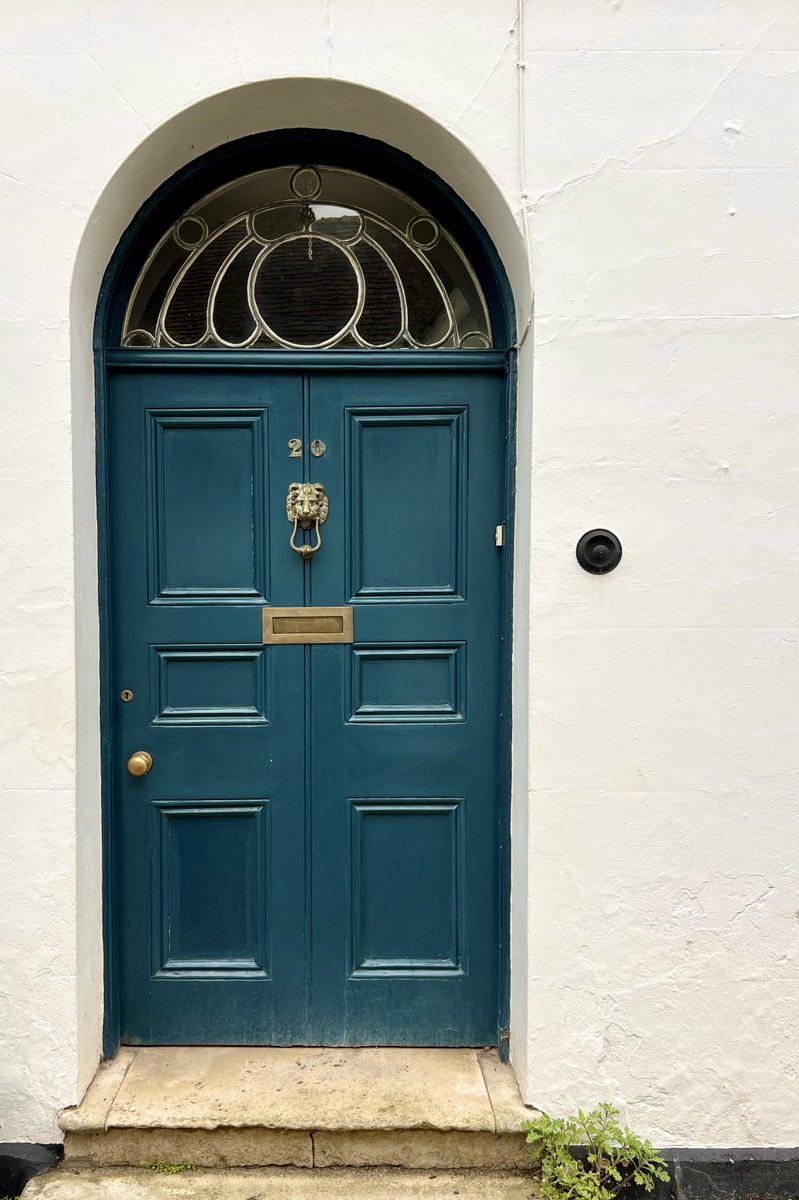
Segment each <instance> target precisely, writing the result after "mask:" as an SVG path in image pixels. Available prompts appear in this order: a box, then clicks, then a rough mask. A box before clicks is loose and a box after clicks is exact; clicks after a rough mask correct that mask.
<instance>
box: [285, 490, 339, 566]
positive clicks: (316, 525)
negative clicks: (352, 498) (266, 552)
mask: <svg viewBox="0 0 799 1200" xmlns="http://www.w3.org/2000/svg"><path fill="white" fill-rule="evenodd" d="M329 507H330V502H329V501H328V498H327V492H326V491H325V489H324V486H323V485H322V484H321V483H292V485H291V487H290V488H289V494H288V496H287V497H286V516H287V517H288V519H289V520H290V521H291V523H292V525H293V526H294V528H293V529H292V531H291V541H290V542H289V545H290V546H291V548H292V550H296V551H297V553H298V554H299V555H300V557H301V558H310V557H311V555H312V554H316V552H317V550H318V549H319V547H320V546H321V545H322V535H321V533H320V532H319V530H320V526H322V525H324V523H325V521H326V520H327V511H328V508H329ZM298 529H315V530H316V543H315V545H311V543H310V542H303V543H302V544H301V545H299V546H298V545H297V543H296V541H295V538H296V536H297V530H298Z"/></svg>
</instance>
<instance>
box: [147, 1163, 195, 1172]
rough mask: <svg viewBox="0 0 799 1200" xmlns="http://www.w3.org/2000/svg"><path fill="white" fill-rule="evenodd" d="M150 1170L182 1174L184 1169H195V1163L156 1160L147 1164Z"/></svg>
mask: <svg viewBox="0 0 799 1200" xmlns="http://www.w3.org/2000/svg"><path fill="white" fill-rule="evenodd" d="M147 1170H148V1171H155V1172H157V1174H159V1175H181V1174H182V1173H183V1172H184V1171H193V1170H194V1163H168V1162H159V1161H158V1159H156V1161H155V1162H151V1163H148V1164H147Z"/></svg>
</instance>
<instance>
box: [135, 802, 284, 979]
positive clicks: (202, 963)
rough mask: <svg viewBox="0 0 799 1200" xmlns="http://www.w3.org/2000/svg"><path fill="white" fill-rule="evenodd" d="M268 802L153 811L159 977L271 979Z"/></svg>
mask: <svg viewBox="0 0 799 1200" xmlns="http://www.w3.org/2000/svg"><path fill="white" fill-rule="evenodd" d="M267 817H268V802H267V801H265V800H261V801H255V802H240V801H234V802H232V803H231V802H227V803H219V802H214V801H212V800H205V801H189V802H188V803H186V802H183V803H180V804H175V803H170V802H168V801H167V802H165V801H156V802H155V803H154V804H153V820H154V825H155V828H154V830H153V844H154V850H155V863H154V868H155V879H154V888H153V892H154V894H153V901H154V903H153V911H154V913H155V915H156V924H155V928H154V930H153V933H154V937H153V946H154V949H155V951H156V954H155V962H154V964H153V966H154V969H155V972H156V974H160V973H162V972H165V971H168V972H178V973H182V974H185V973H187V972H188V973H190V974H192V975H195V976H202V975H207V976H209V977H211V978H217V977H218V976H219V975H220V973H227V974H231V973H233V974H239V973H241V972H246V973H249V974H252V973H256V974H262V975H263V974H266V973H267V971H268V969H269V964H268V949H267V947H268V924H269V902H268V900H269V898H268V883H269V878H270V875H271V872H270V870H269V865H268V864H269V846H268V843H267V829H268V821H267Z"/></svg>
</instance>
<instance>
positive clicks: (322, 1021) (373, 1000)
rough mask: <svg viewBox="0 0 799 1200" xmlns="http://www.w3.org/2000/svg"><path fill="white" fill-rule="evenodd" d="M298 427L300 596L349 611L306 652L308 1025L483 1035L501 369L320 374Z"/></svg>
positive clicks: (495, 813) (384, 1034) (494, 796)
mask: <svg viewBox="0 0 799 1200" xmlns="http://www.w3.org/2000/svg"><path fill="white" fill-rule="evenodd" d="M310 423H311V428H312V431H313V436H314V437H319V438H321V439H322V440H323V441H324V442H326V444H327V453H326V455H325V457H324V458H323V459H321V460H319V461H318V462H317V463H314V464H313V481H314V482H322V483H324V484H325V486H326V488H327V491H328V495H329V498H330V515H329V517H328V520H327V524H326V525H325V542H324V546H323V549H322V550H321V551H320V552H319V554H318V555H317V556H316V557H315V558H314V560H313V561H312V564H311V567H310V573H311V589H312V591H311V594H312V600H313V603H314V604H344V603H348V602H349V603H352V604H353V606H354V608H355V614H354V627H355V644H354V645H353V646H344V647H339V646H314V647H313V649H312V653H311V662H312V667H311V687H312V693H313V705H312V709H311V722H312V745H313V753H312V762H311V772H312V774H311V808H312V830H313V881H314V882H313V928H314V959H313V968H314V974H313V983H312V999H311V1004H312V1008H311V1014H312V1017H311V1019H312V1021H313V1023H314V1026H315V1028H316V1029H317V1030H318V1031H320V1036H321V1038H322V1040H323V1041H326V1042H332V1043H344V1044H370V1043H372V1044H379V1043H389V1044H395V1045H399V1044H411V1045H413V1044H422V1045H424V1044H430V1045H470V1044H471V1045H479V1044H483V1043H490V1042H493V1041H495V1040H496V1036H497V985H498V975H499V964H498V913H499V900H498V859H499V852H498V817H499V782H498V781H499V775H500V771H499V749H498V713H499V690H498V689H499V683H498V679H499V673H498V663H499V645H500V642H499V637H500V628H499V621H500V576H501V572H500V565H501V558H500V555H499V553H498V552H497V549H496V546H495V538H494V532H495V527H496V525H497V523H498V522H499V521H500V520H501V519H502V470H501V463H502V447H503V437H504V421H503V385H502V380H501V378H500V377H496V376H492V375H489V374H480V373H478V372H475V373H469V374H468V375H467V374H463V375H461V374H459V375H453V376H442V375H439V374H435V375H434V374H432V373H431V374H429V375H427V374H423V373H417V374H414V375H402V374H401V373H399V372H398V373H397V374H396V375H391V376H388V377H386V376H384V375H382V376H378V375H370V374H369V373H359V374H358V375H357V376H344V375H328V376H324V377H320V378H316V379H314V380H313V382H312V386H311V405H310ZM342 512H343V514H344V515H343V520H342V519H341V516H340V514H341V513H342Z"/></svg>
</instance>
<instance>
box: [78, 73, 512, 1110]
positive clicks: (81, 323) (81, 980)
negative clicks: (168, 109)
mask: <svg viewBox="0 0 799 1200" xmlns="http://www.w3.org/2000/svg"><path fill="white" fill-rule="evenodd" d="M298 130H304V131H306V133H308V134H310V133H311V132H312V133H313V136H315V138H316V139H317V141H318V140H319V139H320V138H321V137H323V136H324V134H326V133H329V134H330V135H331V144H333V142H334V141H335V139H336V136H338V138H339V144H340V145H341V146H344V145H346V141H347V139H345V138H342V137H341V135H355V136H354V137H351V138H350V139H349V145H350V147H351V149H350V153H351V154H352V147H356V146H357V145H358V139H359V138H362V139H372V140H373V141H376V142H379V143H380V144H381V145H382V149H381V151H380V152H379V155H382V156H383V158H387V157H388V158H390V156H391V155H392V154H393V155H394V156H396V158H397V160H400V159H403V160H404V161H405V170H406V171H407V168H408V165H412V164H413V163H414V162H415V164H417V179H418V180H419V185H420V189H421V190H420V189H414V194H415V195H417V196H418V198H419V199H420V201H421V202H422V203H426V205H427V207H429V208H430V209H431V211H434V210H435V208H436V203H435V202H433V203H432V204H431V202H430V201H431V198H432V197H433V193H434V191H435V189H436V187H438V188H439V189H442V186H443V189H444V191H445V192H446V193H448V195H447V198H446V207H447V211H448V213H450V214H451V213H457V212H458V211H459V210H462V213H463V218H464V220H463V225H462V227H461V228H460V229H453V231H452V232H453V233H454V234H455V236H456V237H458V240H460V241H461V244H462V245H463V248H464V250H465V251H466V253H467V255H468V256H469V257H472V254H473V252H474V242H473V238H474V236H475V232H474V231H475V227H476V226H477V227H479V226H482V228H483V231H484V233H485V234H486V235H487V237H486V238H485V241H484V245H483V253H484V254H485V253H486V246H487V247H488V251H487V252H488V254H489V257H490V256H491V255H493V256H494V267H495V270H494V278H495V280H496V285H497V287H498V289H499V293H501V295H500V294H497V295H495V296H494V297H493V302H492V301H490V303H491V308H492V316H494V314H496V313H497V312H499V311H500V310H501V309H503V308H504V312H505V318H506V320H505V330H504V336H503V339H502V343H501V344H503V345H505V346H508V347H512V346H513V344H514V342H515V328H517V327H518V328H522V329H523V328H524V327H525V325H526V323H527V317H528V314H529V311H530V305H531V287H530V276H529V260H528V255H527V252H526V248H525V243H524V238H523V236H522V233H521V231H520V229H519V227H518V225H517V223H516V220H515V218H514V216H513V213H512V211H511V208H510V206H509V204H508V202H507V199H506V198H505V196H504V195H503V193H502V191H501V190H500V188H499V186H498V185H497V183H496V181H495V180H494V179H493V177H492V176H491V174H490V173H489V171H488V170H487V169H486V167H485V166H484V165H483V164H482V163H481V162H480V161H479V160H478V159H477V158H476V156H475V155H474V153H473V152H472V151H471V150H470V149H469V148H468V147H467V146H466V145H465V144H464V143H463V142H462V141H461V140H460V139H459V138H458V137H457V136H456V135H455V134H454V133H452V132H451V131H450V130H448V129H446V128H445V127H443V126H441V125H440V124H438V123H437V122H436V121H434V120H433V119H432V118H431V117H429V116H428V115H426V114H425V113H423V112H421V111H420V110H418V109H416V108H413V107H412V106H410V105H408V104H406V103H404V102H402V101H400V100H398V99H396V98H395V97H392V96H390V95H388V94H386V93H383V92H380V91H377V90H374V89H371V88H366V87H363V86H360V85H356V84H352V83H348V82H346V81H341V80H332V79H315V78H290V79H277V80H269V81H261V82H257V83H252V84H247V85H243V86H241V87H237V88H234V89H230V90H229V91H225V92H222V93H218V94H216V95H213V96H210V97H206V98H204V99H203V100H201V101H199V102H198V103H197V104H195V105H192V106H191V107H190V108H188V109H185V110H183V111H181V112H180V113H178V114H176V115H175V116H174V117H172V118H171V119H170V120H168V121H167V122H165V123H164V124H163V125H161V126H160V127H159V128H158V129H156V130H155V131H153V133H151V134H150V135H149V136H148V137H147V138H145V139H144V140H143V141H142V142H141V143H140V144H139V145H138V146H137V147H136V148H135V149H134V150H133V152H132V153H131V154H130V155H129V156H128V157H127V158H126V159H125V160H124V161H123V162H122V163H121V164H120V166H119V167H118V169H117V171H116V172H115V173H114V175H113V176H112V177H111V178H110V179H109V181H108V182H107V184H106V186H105V188H104V189H103V191H102V193H101V195H100V196H99V197H98V199H97V202H96V204H95V206H94V209H93V211H92V213H91V216H90V218H89V220H88V222H87V225H86V229H85V231H84V234H83V237H82V239H81V243H80V246H79V248H78V253H77V256H76V263H75V270H74V274H73V280H72V288H71V296H70V328H71V369H72V395H73V404H72V445H73V478H74V481H75V483H74V501H73V508H74V528H75V583H76V667H77V670H76V680H77V714H78V722H77V742H76V758H77V813H76V825H77V854H78V863H77V868H78V869H77V878H78V893H77V967H78V979H77V990H78V1011H79V1014H80V1017H79V1029H78V1074H79V1078H78V1088H79V1090H80V1089H81V1088H82V1087H84V1086H85V1085H86V1084H88V1082H89V1081H90V1079H91V1077H92V1075H93V1073H94V1070H95V1068H96V1064H97V1059H98V1057H99V1055H100V1049H101V1045H102V1026H103V1011H104V997H103V975H104V963H103V929H102V921H103V916H102V914H103V904H102V888H103V885H104V880H103V847H102V837H103V832H102V817H101V803H100V796H101V781H102V773H103V762H102V760H103V750H102V744H101V721H100V715H101V707H102V700H101V694H100V672H99V654H98V648H99V647H100V637H101V630H100V621H99V605H98V585H99V594H100V595H101V594H102V592H103V591H104V589H105V587H106V583H107V581H106V580H103V579H98V567H97V545H98V532H99V535H100V537H102V536H103V523H104V520H105V516H104V513H103V512H102V511H100V512H98V508H97V502H96V491H95V469H96V468H95V453H96V445H97V444H98V435H99V438H101V437H102V429H100V430H98V429H97V428H96V425H95V404H94V397H95V363H94V347H95V345H96V339H97V338H98V337H99V338H100V339H103V338H104V336H105V332H106V320H107V317H109V316H110V314H111V307H112V306H111V305H110V303H108V301H109V300H110V298H111V296H112V293H113V292H114V290H115V289H123V288H124V278H125V273H126V270H128V269H129V270H131V271H133V270H135V269H138V266H140V265H141V261H142V260H141V259H140V258H138V257H137V254H136V253H135V250H136V248H138V247H139V245H140V242H139V241H138V240H137V239H139V238H145V237H146V227H147V215H146V212H142V210H144V209H145V207H146V206H147V204H148V201H150V200H151V198H152V200H153V205H152V213H153V214H154V217H153V219H154V220H155V219H157V220H160V221H161V222H163V220H164V216H165V212H166V209H165V207H164V203H161V202H159V201H158V199H157V197H158V196H159V194H160V196H162V197H163V196H165V195H166V194H167V190H168V189H170V188H172V191H171V193H170V197H171V199H170V202H171V203H174V205H175V207H176V208H179V207H180V205H181V203H182V192H181V186H185V187H186V188H188V189H189V190H190V189H191V177H192V171H193V166H190V164H198V169H200V168H201V167H202V169H207V163H208V162H209V161H211V160H214V161H215V162H216V163H218V164H220V169H223V170H224V169H228V170H230V169H234V170H235V163H236V156H237V155H238V154H240V153H243V152H245V151H247V150H248V149H249V148H250V147H251V146H252V145H253V144H254V143H255V141H259V140H261V141H263V142H264V144H265V142H266V139H267V138H269V136H270V135H271V136H272V137H278V131H281V132H280V136H279V138H278V140H280V139H283V140H284V143H285V142H286V141H287V139H288V138H289V136H290V133H291V136H293V137H294V138H295V144H296V137H297V131H298ZM248 143H249V146H248ZM361 144H362V146H363V148H364V150H366V148H367V147H366V142H363V143H361ZM222 164H226V166H221V165H222ZM419 164H421V169H418V165H419ZM350 165H354V166H355V167H356V169H359V170H363V171H364V173H367V174H368V173H370V172H369V166H368V164H367V163H365V162H363V161H361V160H359V159H356V160H355V161H354V162H353V160H352V158H350ZM176 178H177V179H178V180H179V181H182V183H181V182H179V183H178V184H177V186H174V187H173V181H174V180H175V179H176ZM428 189H429V190H428ZM191 198H192V199H196V198H197V195H196V192H195V194H194V195H193V196H192V197H191ZM189 202H190V201H189ZM186 206H187V204H186V205H184V207H186ZM139 213H142V217H141V219H140V220H138V221H137V220H136V218H137V214H139ZM156 214H157V218H156ZM176 215H177V213H176ZM475 217H476V219H477V221H476V223H475V220H474V218H475ZM134 222H135V225H134ZM470 228H471V233H469V229H470ZM464 243H465V244H464ZM109 264H111V267H110V269H109ZM104 279H105V281H106V283H105V286H103V280H104ZM481 282H483V283H484V285H485V283H486V282H488V280H487V279H486V277H485V276H484V277H483V279H482V280H481ZM98 298H99V303H98ZM98 527H99V529H98ZM105 885H106V886H110V881H108V880H106V881H105ZM109 1049H111V1046H110V1043H109V1042H108V1041H106V1051H108V1050H109Z"/></svg>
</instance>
